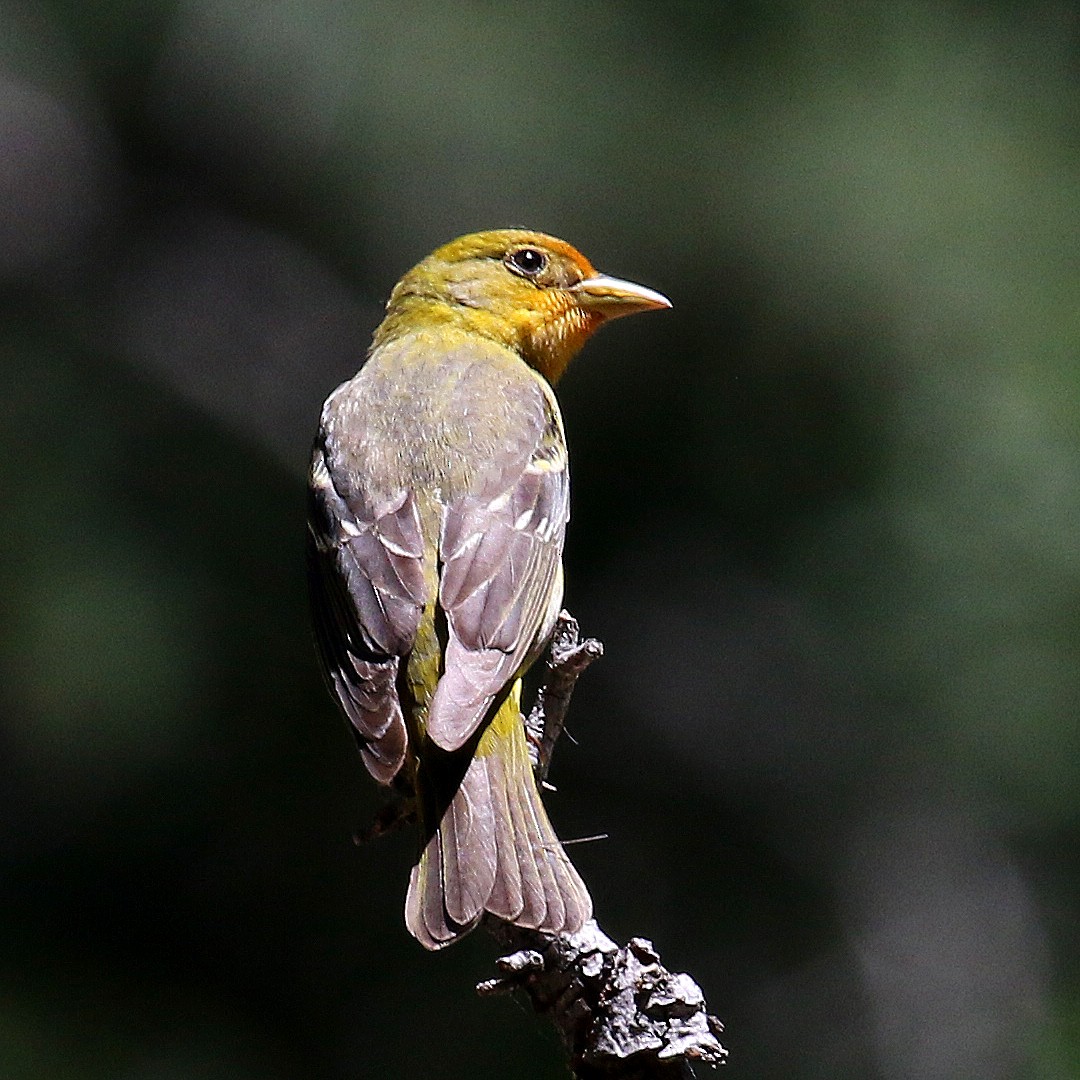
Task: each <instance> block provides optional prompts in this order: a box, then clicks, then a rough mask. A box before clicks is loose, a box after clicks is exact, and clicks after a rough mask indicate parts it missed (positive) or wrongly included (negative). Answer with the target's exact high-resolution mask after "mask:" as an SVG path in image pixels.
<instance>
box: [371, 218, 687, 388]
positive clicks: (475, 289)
mask: <svg viewBox="0 0 1080 1080" xmlns="http://www.w3.org/2000/svg"><path fill="white" fill-rule="evenodd" d="M668 307H671V302H670V301H669V300H668V299H667V298H666V297H664V296H661V294H660V293H658V292H653V290H652V289H647V288H645V287H644V286H643V285H635V284H634V283H633V282H630V281H621V280H619V279H618V278H613V277H608V276H607V275H605V274H600V273H598V272H597V271H596V270H595V269H594V268H593V266H592V264H591V263H590V262H589V260H588V259H586V258H585V256H584V255H582V254H581V252H580V251H578V250H577V249H576V248H573V247H571V246H570V245H569V244H567V243H566V242H565V241H563V240H558V239H556V238H555V237H554V236H547V235H545V234H544V233H539V232H531V231H527V230H524V229H498V230H493V231H491V232H480V233H471V234H470V235H468V236H462V237H459V238H458V239H457V240H452V241H451V242H450V243H449V244H445V245H444V246H443V247H441V248H438V249H437V250H436V251H434V252H433V253H432V254H431V255H429V256H428V257H427V258H426V259H424V260H423V262H421V263H418V264H417V265H416V266H414V267H413V268H412V270H410V271H409V272H408V273H407V274H406V275H405V276H404V277H403V278H402V279H401V281H399V282H398V284H397V285H396V286H395V288H394V291H393V292H392V293H391V295H390V300H389V302H388V304H387V316H386V319H385V320H384V322H383V325H382V326H381V327H380V329H379V331H378V332H377V334H376V344H378V343H379V342H380V341H381V340H386V339H387V338H388V337H393V336H396V335H398V334H400V333H403V332H408V331H409V330H410V329H413V328H415V327H416V325H417V323H419V324H420V325H424V324H434V325H438V324H440V323H445V324H452V325H456V326H459V327H464V328H465V329H467V330H469V331H471V332H473V333H478V334H481V335H483V336H484V337H488V338H493V339H495V340H497V341H499V342H500V343H501V344H504V345H507V346H509V347H510V348H512V349H515V350H516V351H517V352H518V353H520V355H521V356H522V357H523V358H524V360H525V361H526V362H527V363H528V364H530V365H531V366H532V367H534V368H535V369H536V370H537V371H539V372H540V373H541V374H542V375H543V376H544V377H545V378H546V379H547V380H548V381H549V382H551V383H554V382H555V381H556V380H557V379H558V378H559V376H560V375H561V374H562V373H563V371H564V370H565V368H566V365H567V364H568V363H569V362H570V360H571V359H572V358H573V356H574V354H575V353H576V352H577V351H578V350H579V349H580V348H581V346H582V345H584V344H585V341H586V340H587V339H588V338H589V336H590V335H591V334H592V333H593V332H594V331H595V330H596V329H597V328H598V327H599V326H600V325H601V324H602V323H604V322H606V321H608V320H609V319H615V318H618V317H619V316H621V315H632V314H633V313H634V312H636V311H648V310H651V309H653V308H668Z"/></svg>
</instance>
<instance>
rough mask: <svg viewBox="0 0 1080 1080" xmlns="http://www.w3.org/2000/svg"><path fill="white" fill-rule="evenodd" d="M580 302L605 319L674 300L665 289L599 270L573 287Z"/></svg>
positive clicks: (646, 309) (649, 308) (655, 306)
mask: <svg viewBox="0 0 1080 1080" xmlns="http://www.w3.org/2000/svg"><path fill="white" fill-rule="evenodd" d="M569 291H570V292H572V293H573V294H574V295H575V296H576V297H577V299H578V303H580V304H581V306H582V307H583V308H585V309H586V310H588V311H595V312H596V313H597V314H598V315H602V316H603V317H604V318H605V319H617V318H619V316H621V315H633V314H634V312H635V311H652V310H654V309H657V308H669V307H671V301H670V300H669V299H668V298H667V297H666V296H664V295H663V294H662V293H658V292H654V291H653V290H652V289H646V288H645V286H644V285H635V284H634V282H632V281H622V280H620V279H619V278H614V277H608V276H607V274H596V275H594V276H593V277H590V278H586V279H585V280H584V281H579V282H578V283H577V284H576V285H572V286H571V287H570V290H569Z"/></svg>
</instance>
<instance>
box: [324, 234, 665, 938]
mask: <svg viewBox="0 0 1080 1080" xmlns="http://www.w3.org/2000/svg"><path fill="white" fill-rule="evenodd" d="M670 306H671V305H670V303H669V301H668V300H667V299H666V298H665V297H663V296H661V295H660V294H659V293H656V292H653V291H652V290H650V289H646V288H644V287H642V286H641V285H634V284H632V283H630V282H626V281H620V280H618V279H617V278H611V277H607V276H605V275H603V274H599V273H597V272H596V271H595V270H594V269H593V267H592V265H591V264H590V263H589V261H588V260H587V259H586V258H585V257H584V256H583V255H581V254H580V253H579V252H578V251H576V250H575V249H574V248H572V247H571V246H570V245H569V244H566V243H564V242H563V241H562V240H556V239H555V238H554V237H551V236H546V235H544V234H543V233H537V232H528V231H524V230H518V229H506V230H499V231H493V232H482V233H475V234H473V235H470V236H463V237H461V238H460V239H458V240H454V241H453V242H452V243H449V244H447V245H445V246H444V247H441V248H439V249H438V250H437V251H435V252H434V253H433V254H432V255H429V256H428V257H427V258H426V259H424V260H423V261H422V262H421V263H419V264H418V265H417V266H415V267H413V269H412V270H410V271H409V272H408V273H407V274H406V275H405V276H404V277H403V278H402V279H401V280H400V281H399V282H398V283H397V285H396V286H395V287H394V290H393V292H392V293H391V294H390V300H389V302H388V304H387V308H386V317H385V318H384V319H383V321H382V323H381V325H380V326H379V327H378V329H377V330H376V331H375V336H374V340H373V342H372V345H371V348H370V350H369V353H368V357H367V361H366V362H365V363H364V365H363V367H362V368H361V370H360V372H359V373H358V374H357V375H356V376H355V377H354V378H352V379H350V380H349V381H348V382H346V383H343V384H342V385H341V386H339V387H338V388H337V389H336V390H335V391H334V392H333V393H332V394H331V395H330V397H329V398H328V399H327V401H326V404H325V405H324V407H323V411H322V421H321V424H320V427H319V434H318V437H317V439H316V443H315V449H314V455H313V458H312V463H311V474H310V508H309V545H308V555H309V580H310V586H311V597H312V606H313V612H314V623H315V629H316V638H317V642H318V651H319V653H320V656H321V660H322V664H323V668H324V671H325V673H326V677H327V681H328V683H329V685H330V688H331V690H332V692H333V695H334V697H335V698H336V700H337V702H338V704H339V706H340V707H341V709H342V711H343V712H344V714H345V716H346V717H347V718H348V719H349V721H350V723H351V725H352V729H353V732H354V733H355V735H356V739H357V742H358V743H359V746H360V752H361V754H362V756H363V760H364V764H365V765H366V766H367V768H368V771H369V772H370V773H371V775H372V776H373V777H374V778H375V779H376V780H377V781H379V782H380V783H382V784H393V785H395V786H396V787H398V788H399V789H401V790H403V791H404V792H406V793H407V794H408V795H410V796H411V797H412V798H413V799H414V801H415V807H416V817H417V819H418V821H419V824H420V829H421V843H420V855H419V858H418V859H417V862H416V865H415V866H414V867H413V870H412V874H411V876H410V879H409V890H408V895H407V898H406V901H405V922H406V925H407V926H408V928H409V930H410V932H411V933H412V934H413V935H414V936H415V937H416V938H417V939H418V940H419V941H420V943H421V944H423V945H424V946H426V947H427V948H429V949H436V948H439V947H441V946H443V945H446V944H448V943H449V942H451V941H454V940H455V939H456V938H458V937H460V936H461V935H462V934H464V933H465V932H467V931H468V930H470V929H472V927H473V926H475V925H476V923H477V922H478V921H479V919H480V918H481V916H482V915H483V914H484V912H485V911H487V912H491V913H492V914H493V915H495V916H498V917H499V918H501V919H505V920H506V921H508V922H511V923H515V924H517V925H520V926H526V927H533V928H536V929H539V930H544V931H549V932H551V933H558V932H560V931H566V932H574V931H577V930H579V929H580V928H581V926H582V925H583V924H584V922H585V921H586V920H587V919H588V918H589V917H590V916H591V914H592V901H591V899H590V897H589V893H588V890H587V889H586V888H585V884H584V882H583V881H582V880H581V878H580V876H579V875H578V873H577V871H576V870H575V869H574V867H573V865H572V864H571V862H570V860H569V858H567V856H566V853H565V851H564V850H563V848H562V845H561V844H560V843H559V840H558V838H557V837H556V835H555V832H554V830H553V829H552V827H551V823H550V822H549V820H548V817H547V814H546V813H545V811H544V806H543V804H542V803H541V801H540V796H539V793H538V791H537V787H536V782H535V780H534V778H533V773H532V768H531V765H530V760H529V753H528V746H527V744H526V740H525V732H524V728H523V725H522V717H521V711H520V710H521V675H522V673H523V672H524V671H525V670H526V669H527V668H528V666H529V665H530V664H531V663H532V662H533V661H534V660H535V659H536V657H537V656H538V654H539V653H540V652H541V651H542V649H543V647H544V645H545V643H546V641H547V639H548V637H549V635H550V634H551V632H552V629H553V626H554V621H555V618H556V615H557V614H558V612H559V609H560V606H561V604H562V595H563V575H562V548H563V534H564V532H565V529H566V522H567V519H568V517H569V512H570V511H569V487H568V477H567V459H566V440H565V436H564V434H563V423H562V417H561V415H560V412H559V406H558V404H557V402H556V400H555V395H554V393H553V392H552V389H551V387H552V385H553V384H554V383H555V382H556V381H557V380H558V378H559V376H560V375H561V374H562V372H563V370H564V369H565V367H566V365H567V363H568V362H569V361H570V359H571V357H572V356H573V355H574V354H575V353H576V352H577V351H578V349H580V348H581V346H582V345H583V344H584V342H585V340H586V339H587V338H588V337H589V335H590V334H592V332H593V331H594V330H596V328H597V327H598V326H600V325H601V324H602V323H603V322H605V321H607V320H608V319H612V318H616V317H618V316H621V315H629V314H631V313H633V312H635V311H645V310H648V309H650V308H665V307H670Z"/></svg>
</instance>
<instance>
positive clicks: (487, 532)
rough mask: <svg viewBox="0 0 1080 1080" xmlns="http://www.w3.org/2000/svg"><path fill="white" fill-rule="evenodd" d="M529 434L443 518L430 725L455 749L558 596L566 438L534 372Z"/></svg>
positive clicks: (548, 618)
mask: <svg viewBox="0 0 1080 1080" xmlns="http://www.w3.org/2000/svg"><path fill="white" fill-rule="evenodd" d="M536 381H537V390H538V393H537V394H536V395H535V396H534V397H532V396H531V397H532V401H531V404H532V405H533V406H534V408H532V409H529V408H526V409H525V411H524V413H525V414H524V415H519V417H518V426H517V432H518V434H519V437H520V436H522V435H525V436H527V438H525V440H524V444H523V445H521V446H520V449H521V452H520V453H515V454H511V455H510V458H511V460H510V461H509V462H505V461H504V462H502V463H499V462H493V463H492V464H491V466H490V467H489V468H487V469H486V470H483V471H482V472H481V473H480V474H479V475H478V476H477V477H476V479H475V480H474V482H473V484H472V485H471V487H470V489H469V491H468V492H467V493H466V494H464V495H462V496H460V497H459V498H457V499H456V500H453V501H452V502H451V503H450V505H449V506H448V507H447V510H446V514H445V517H444V521H443V528H442V536H441V544H440V557H441V559H442V562H443V569H442V575H441V581H440V590H439V601H440V606H441V607H442V608H443V610H444V611H445V612H446V617H447V625H448V628H449V640H448V642H447V647H446V655H445V661H444V674H443V676H442V678H441V679H440V680H439V684H438V687H437V688H436V690H435V694H434V696H433V698H432V701H431V706H430V711H429V714H428V721H427V732H428V735H429V736H430V737H431V739H432V740H433V741H434V742H435V743H436V745H438V746H440V747H442V748H443V749H444V750H456V749H457V748H458V747H460V746H461V745H462V744H463V743H465V742H466V741H467V740H468V739H469V738H470V736H471V735H472V734H473V733H474V732H475V731H476V729H477V728H478V727H479V725H480V724H481V722H482V721H483V719H484V717H485V716H486V715H487V713H488V710H489V708H490V707H491V705H492V703H493V702H494V700H495V699H496V697H497V696H498V695H499V694H500V693H502V692H503V691H505V690H506V689H507V688H508V687H509V686H510V684H511V682H512V680H513V678H514V676H515V675H516V674H517V673H518V671H519V670H520V669H521V668H522V667H523V665H525V664H526V662H527V661H528V660H529V658H530V655H531V654H533V653H534V652H535V650H536V649H537V648H538V647H539V646H540V645H542V643H543V641H544V640H545V639H546V637H547V635H548V634H549V633H550V632H551V628H552V626H553V625H554V620H555V616H556V615H557V614H558V610H559V605H560V604H561V603H562V565H561V560H562V547H563V536H564V534H565V531H566V522H567V520H568V518H569V515H570V510H569V507H570V491H569V476H568V472H567V461H566V439H565V436H564V434H563V429H562V420H561V417H560V415H559V409H558V405H557V404H556V402H555V398H554V395H553V394H552V393H551V391H550V389H548V388H547V387H546V386H541V385H540V380H539V379H537V380H536Z"/></svg>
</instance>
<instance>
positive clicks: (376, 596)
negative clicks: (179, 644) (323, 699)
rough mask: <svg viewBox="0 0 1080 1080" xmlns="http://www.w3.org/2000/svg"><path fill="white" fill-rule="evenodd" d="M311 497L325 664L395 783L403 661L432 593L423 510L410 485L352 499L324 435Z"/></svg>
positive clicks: (372, 763)
mask: <svg viewBox="0 0 1080 1080" xmlns="http://www.w3.org/2000/svg"><path fill="white" fill-rule="evenodd" d="M309 496H310V497H309V507H308V559H307V561H308V583H309V589H310V592H311V598H312V610H313V612H314V623H315V639H316V643H317V646H318V652H319V656H320V659H321V661H322V667H323V672H324V674H325V676H326V680H327V682H328V684H329V686H330V689H331V691H332V692H333V694H334V696H335V697H336V698H337V700H338V702H339V704H340V705H341V708H342V710H343V711H344V712H345V714H346V716H348V718H349V720H350V721H351V723H352V726H353V729H354V731H355V733H356V737H357V740H358V742H359V744H360V749H361V753H362V755H363V758H364V763H365V765H367V768H368V771H369V772H370V773H371V774H372V776H374V777H375V779H376V780H378V781H380V783H384V784H388V783H390V781H391V780H393V778H394V776H395V775H396V774H397V772H398V770H399V769H400V768H401V764H402V762H403V761H404V758H405V746H406V742H407V736H406V729H405V722H404V719H403V717H402V713H401V703H400V701H399V700H398V694H397V689H396V685H395V682H396V679H397V673H398V666H399V664H400V661H401V658H402V656H404V655H405V654H406V653H407V652H408V651H409V649H410V648H411V647H412V643H413V640H414V638H415V637H416V631H417V626H418V625H419V622H420V613H421V611H422V609H423V606H424V602H425V593H426V586H425V579H424V569H423V556H424V544H423V538H422V536H421V531H420V514H419V510H418V507H417V505H416V501H415V499H414V498H413V496H412V493H411V492H407V491H404V490H403V491H401V492H400V493H399V494H397V495H396V496H394V497H392V498H390V499H386V500H384V501H382V502H381V503H379V504H377V505H368V504H367V503H358V502H357V500H355V499H353V500H350V501H349V502H346V500H345V499H344V498H343V497H342V495H341V494H340V492H339V491H338V490H337V488H336V487H335V485H334V481H333V477H332V475H331V472H330V470H329V468H328V466H327V461H326V455H325V451H324V448H323V446H322V445H321V441H320V443H317V444H316V446H315V451H314V454H313V456H312V465H311V474H310V488H309Z"/></svg>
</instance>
